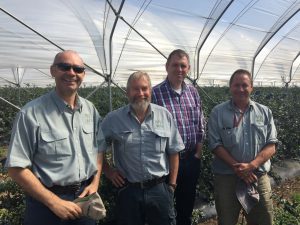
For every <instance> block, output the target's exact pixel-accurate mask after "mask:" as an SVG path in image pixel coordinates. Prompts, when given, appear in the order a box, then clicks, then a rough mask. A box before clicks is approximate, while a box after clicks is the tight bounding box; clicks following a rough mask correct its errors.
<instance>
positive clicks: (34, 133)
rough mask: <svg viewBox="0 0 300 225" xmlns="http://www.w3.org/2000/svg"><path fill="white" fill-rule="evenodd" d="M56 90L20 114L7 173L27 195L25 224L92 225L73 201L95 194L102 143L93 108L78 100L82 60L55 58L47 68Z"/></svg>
mask: <svg viewBox="0 0 300 225" xmlns="http://www.w3.org/2000/svg"><path fill="white" fill-rule="evenodd" d="M50 72H51V75H52V76H53V78H54V79H55V83H56V88H55V90H52V91H50V92H49V93H47V94H45V95H43V96H41V97H39V98H37V99H35V100H33V101H31V102H29V103H28V104H26V105H25V106H24V107H23V108H22V109H21V111H20V112H19V113H18V115H17V117H16V120H15V123H14V127H13V131H12V137H11V142H10V145H9V151H8V157H7V162H6V167H8V174H9V175H10V176H11V177H12V178H13V180H15V181H16V182H17V183H18V184H19V185H20V186H21V187H22V188H23V189H24V191H25V193H26V194H27V196H26V210H25V218H24V224H25V225H40V224H43V225H57V224H60V225H63V224H78V225H79V224H80V225H95V224H96V221H94V220H92V219H90V218H87V217H84V216H82V210H81V208H80V207H79V206H78V205H77V204H75V203H74V202H73V200H74V199H75V198H77V197H84V196H87V195H90V194H92V193H95V192H96V191H97V190H98V185H99V179H100V174H101V168H102V157H103V153H102V150H104V149H105V142H104V138H103V134H102V131H101V128H100V120H101V119H100V116H99V114H98V112H97V110H96V108H95V107H94V105H93V104H92V103H91V102H89V101H87V100H85V99H83V98H81V97H79V96H78V94H77V90H78V88H79V86H80V85H81V83H82V81H83V79H84V77H85V68H84V63H83V60H82V59H81V58H80V56H79V55H78V54H77V53H76V52H74V51H71V50H67V51H63V52H60V53H58V54H57V55H56V56H55V58H54V62H53V64H52V66H51V68H50Z"/></svg>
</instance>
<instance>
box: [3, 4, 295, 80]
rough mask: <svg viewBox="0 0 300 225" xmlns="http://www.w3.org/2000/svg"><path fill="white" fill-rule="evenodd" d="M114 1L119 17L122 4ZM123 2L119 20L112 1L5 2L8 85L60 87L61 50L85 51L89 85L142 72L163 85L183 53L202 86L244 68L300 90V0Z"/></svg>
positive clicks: (4, 57)
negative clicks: (171, 60)
mask: <svg viewBox="0 0 300 225" xmlns="http://www.w3.org/2000/svg"><path fill="white" fill-rule="evenodd" d="M109 2H110V3H111V6H112V7H113V8H114V9H115V10H116V13H117V12H118V11H119V8H120V6H121V5H122V0H109ZM123 3H124V4H123V7H122V9H121V10H120V14H119V17H118V20H117V21H116V18H117V17H116V15H115V13H114V11H113V10H112V8H111V6H110V5H109V4H108V2H107V1H105V0H51V1H41V0H26V1H24V0H1V1H0V9H1V10H0V57H1V60H0V86H4V85H9V84H16V85H21V86H24V85H28V84H29V85H35V86H46V85H51V84H53V82H54V81H53V79H52V78H51V76H50V73H49V67H50V65H51V63H52V61H53V58H54V55H55V54H56V53H57V52H58V51H60V49H59V48H62V49H73V50H76V51H78V52H79V53H80V55H81V56H82V58H83V59H84V61H85V63H86V64H87V65H88V66H90V67H92V68H93V69H95V70H96V71H98V74H96V73H94V72H92V71H90V70H89V71H88V73H87V77H86V80H85V82H84V85H87V86H90V85H100V84H102V83H103V82H104V78H105V77H107V76H108V75H111V77H112V80H113V82H114V83H116V84H118V85H120V86H124V85H125V84H126V81H127V78H128V76H129V75H130V74H131V73H132V72H134V71H136V70H144V71H147V72H148V73H149V74H150V75H151V79H152V83H153V84H157V83H158V82H161V81H162V80H163V79H164V78H165V77H166V72H165V67H164V65H165V62H166V58H165V57H167V56H168V54H169V53H170V52H171V51H172V50H174V49H177V48H181V49H184V50H186V51H187V52H188V53H189V55H190V59H191V65H192V68H191V72H190V75H189V76H190V78H191V79H192V80H193V79H197V80H196V82H197V83H198V84H199V85H200V86H204V85H221V86H223V85H227V84H228V80H229V77H230V75H231V74H232V72H233V71H235V70H236V69H238V68H244V69H248V70H250V71H253V77H254V81H255V85H264V86H283V85H284V82H289V81H290V78H291V81H290V85H298V86H299V85H300V68H299V65H300V59H299V50H300V35H299V34H300V12H299V9H300V0H235V1H229V0H184V1H183V0H152V1H151V0H125V1H124V2H123ZM115 21H116V26H115V28H114V23H115ZM127 23H128V24H130V25H131V26H132V27H133V28H134V29H135V30H136V31H137V32H139V34H138V33H137V32H136V31H134V30H132V29H131V27H130V26H129V25H128V24H127ZM110 37H112V42H111V45H110ZM147 41H148V42H150V44H149V43H148V42H147ZM54 44H55V45H57V46H55V45H54ZM151 45H152V46H151ZM154 47H155V48H156V49H155V48H154ZM110 49H111V50H112V51H111V53H112V54H111V55H110ZM198 52H199V56H200V57H199V59H198ZM256 55H257V56H256ZM252 64H253V67H252Z"/></svg>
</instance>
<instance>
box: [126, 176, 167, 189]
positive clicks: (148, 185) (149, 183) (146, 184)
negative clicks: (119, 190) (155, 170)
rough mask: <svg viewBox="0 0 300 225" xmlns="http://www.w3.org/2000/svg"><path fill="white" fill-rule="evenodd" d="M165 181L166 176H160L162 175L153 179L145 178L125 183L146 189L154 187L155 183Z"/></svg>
mask: <svg viewBox="0 0 300 225" xmlns="http://www.w3.org/2000/svg"><path fill="white" fill-rule="evenodd" d="M165 181H166V176H162V177H158V178H154V179H151V180H146V181H142V182H129V181H127V184H128V186H132V187H137V188H140V189H146V188H151V187H154V186H155V185H157V184H160V183H163V182H165Z"/></svg>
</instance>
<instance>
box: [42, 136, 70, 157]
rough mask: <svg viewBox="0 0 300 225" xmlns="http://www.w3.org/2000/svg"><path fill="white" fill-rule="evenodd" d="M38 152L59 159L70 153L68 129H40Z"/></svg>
mask: <svg viewBox="0 0 300 225" xmlns="http://www.w3.org/2000/svg"><path fill="white" fill-rule="evenodd" d="M38 149H39V152H40V153H41V154H44V155H45V156H46V157H47V156H49V157H55V158H56V159H57V160H60V159H62V158H64V157H68V156H70V155H71V154H72V151H71V148H70V146H69V133H68V131H64V130H60V131H57V130H55V131H53V130H51V131H41V139H40V143H39V148H38Z"/></svg>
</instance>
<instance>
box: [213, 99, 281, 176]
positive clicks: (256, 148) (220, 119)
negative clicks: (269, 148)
mask: <svg viewBox="0 0 300 225" xmlns="http://www.w3.org/2000/svg"><path fill="white" fill-rule="evenodd" d="M235 117H240V118H241V121H240V123H239V125H238V126H235V123H234V120H235V119H234V118H235ZM236 125H237V124H236ZM208 137H209V147H210V149H211V150H214V149H215V148H217V147H218V146H220V145H221V146H223V147H224V148H225V149H226V150H227V151H228V152H229V153H230V155H232V156H233V157H234V158H235V159H236V160H237V161H238V162H246V163H247V162H251V161H252V160H253V159H255V157H256V156H257V154H258V153H259V152H260V151H261V150H262V149H263V147H264V146H265V145H267V144H270V143H277V142H278V140H277V132H276V128H275V124H274V120H273V116H272V112H271V110H270V109H269V108H268V107H266V106H264V105H261V104H259V103H256V102H254V101H251V100H250V103H249V107H248V109H247V111H246V112H245V113H244V115H240V113H239V112H238V110H237V109H236V108H235V107H234V104H233V103H232V100H229V101H226V102H223V103H221V104H219V105H217V106H215V107H214V108H213V110H212V112H211V114H210V117H209V122H208ZM270 166H271V163H270V160H268V161H267V162H265V163H264V164H263V165H261V166H260V168H259V170H260V171H262V172H268V171H269V170H270ZM213 170H214V172H215V173H218V174H234V171H233V170H232V169H231V167H230V166H229V165H227V164H226V163H225V162H224V161H222V160H221V159H219V158H218V157H215V158H214V161H213Z"/></svg>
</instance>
